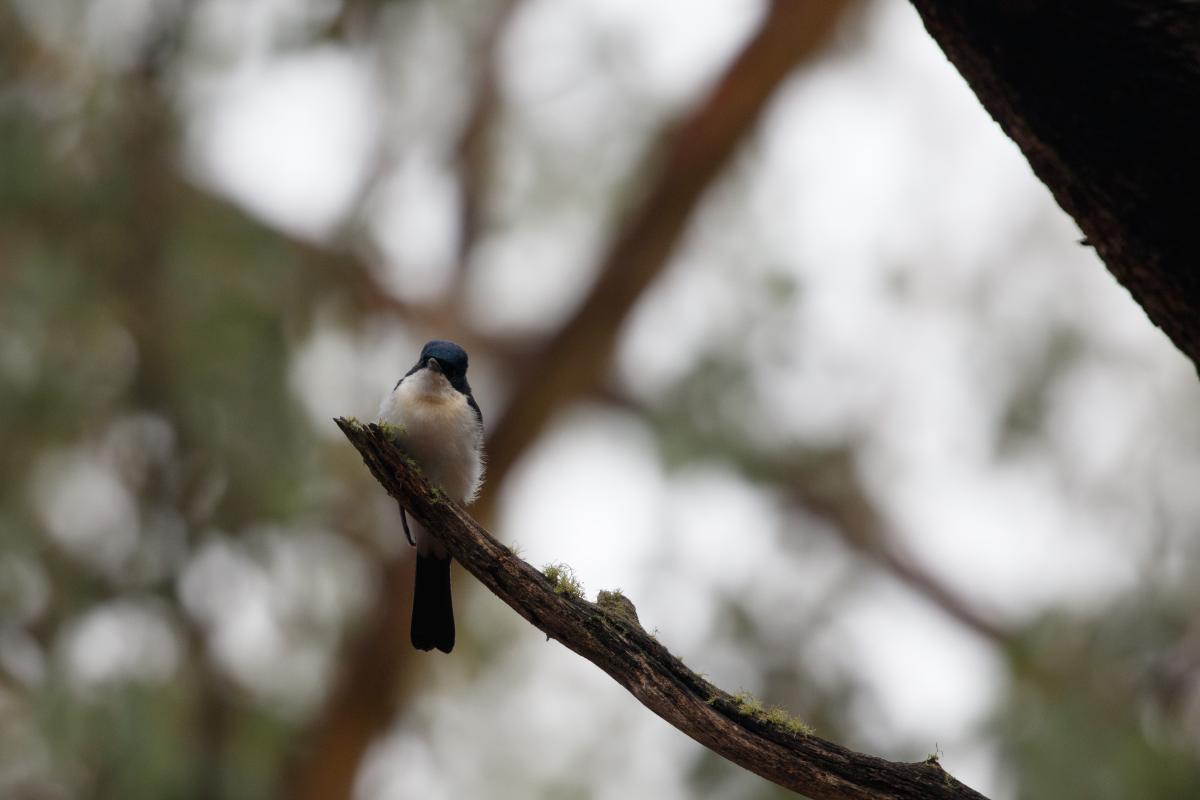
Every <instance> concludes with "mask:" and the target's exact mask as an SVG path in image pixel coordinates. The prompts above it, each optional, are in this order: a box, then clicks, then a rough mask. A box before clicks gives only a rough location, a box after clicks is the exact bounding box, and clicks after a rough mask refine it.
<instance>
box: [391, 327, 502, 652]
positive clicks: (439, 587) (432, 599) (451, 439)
mask: <svg viewBox="0 0 1200 800" xmlns="http://www.w3.org/2000/svg"><path fill="white" fill-rule="evenodd" d="M378 421H379V423H380V424H388V425H394V426H396V442H397V444H399V445H400V447H401V448H403V449H404V450H405V451H406V452H407V453H408V455H409V456H411V457H412V459H413V460H414V461H416V463H417V465H418V466H419V467H420V468H421V471H422V473H424V475H425V477H426V479H428V481H429V482H430V483H431V484H433V485H435V486H439V487H441V489H442V491H443V492H445V493H446V495H447V496H448V497H450V498H452V499H453V500H455V501H457V502H459V503H461V504H463V505H467V504H469V503H470V502H471V501H472V500H474V499H475V496H476V495H477V494H478V493H479V487H480V485H481V484H482V483H483V472H484V454H483V413H482V412H481V411H480V410H479V404H478V403H476V402H475V397H474V396H473V395H472V394H471V386H470V384H469V383H467V351H466V350H463V349H462V348H461V347H460V346H458V345H457V344H455V343H454V342H448V341H444V340H441V339H434V340H433V341H430V342H427V343H426V344H425V346H424V347H422V348H421V355H420V357H419V358H417V363H416V364H414V365H413V367H412V369H410V370H409V371H408V372H407V373H405V375H404V377H402V378H401V379H400V380H399V381H397V382H396V385H395V387H394V388H393V389H392V391H391V392H389V393H388V395H387V396H386V397H385V398H384V399H383V402H382V403H381V404H380V407H379V419H378ZM400 519H401V523H402V524H403V526H404V532H405V535H406V536H408V540H409V543H410V544H413V545H415V546H416V548H417V571H416V580H415V581H414V590H413V608H412V626H411V629H410V638H411V639H412V645H413V647H415V648H416V649H418V650H432V649H434V648H435V647H436V648H437V649H438V650H441V651H442V652H443V653H449V652H450V651H451V650H452V649H453V648H454V607H453V604H452V602H451V597H450V553H449V552H448V551H447V550H446V546H445V545H444V544H442V543H441V542H440V541H438V540H437V539H436V538H434V537H433V536H432V535H431V534H430V533H429V532H428V531H427V530H425V528H424V526H422V525H421V523H420V522H419V521H418V520H415V519H414V520H413V521H412V522H413V525H412V528H413V531H414V532H415V535H414V533H413V532H410V530H409V525H408V518H407V516H406V515H405V511H404V507H403V506H401V507H400Z"/></svg>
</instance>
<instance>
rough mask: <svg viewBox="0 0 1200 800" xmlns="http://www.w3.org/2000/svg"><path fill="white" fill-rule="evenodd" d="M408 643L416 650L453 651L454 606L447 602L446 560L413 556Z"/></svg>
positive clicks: (448, 584)
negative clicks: (415, 572)
mask: <svg viewBox="0 0 1200 800" xmlns="http://www.w3.org/2000/svg"><path fill="white" fill-rule="evenodd" d="M411 636H412V644H413V647H415V648H417V649H418V650H432V649H433V648H435V647H436V648H437V649H438V650H441V651H442V652H443V653H449V652H450V651H451V650H452V649H453V648H454V605H453V604H452V603H451V601H450V559H449V557H447V558H434V557H433V556H422V555H418V556H417V580H416V588H415V590H414V591H413V611H412V632H411Z"/></svg>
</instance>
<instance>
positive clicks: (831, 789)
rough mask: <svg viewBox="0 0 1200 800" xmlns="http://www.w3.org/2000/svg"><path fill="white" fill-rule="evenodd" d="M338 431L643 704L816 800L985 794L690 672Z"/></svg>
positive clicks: (548, 626)
mask: <svg viewBox="0 0 1200 800" xmlns="http://www.w3.org/2000/svg"><path fill="white" fill-rule="evenodd" d="M336 422H337V424H338V427H340V428H341V429H342V432H343V433H344V434H345V435H346V437H347V438H348V439H349V440H350V442H351V443H352V444H353V445H354V446H355V448H357V449H358V451H359V453H360V454H361V455H362V457H363V461H364V462H365V463H366V465H367V467H368V468H370V470H371V474H372V475H374V477H375V479H376V480H377V481H379V483H380V484H381V485H382V486H383V487H384V488H385V489H387V491H388V493H389V494H390V495H392V497H394V498H396V499H397V500H398V501H399V502H400V503H401V504H402V505H403V506H404V507H405V508H407V509H408V510H409V512H410V513H412V514H413V516H415V517H416V518H417V519H419V520H421V522H422V523H423V524H424V525H425V526H426V528H427V529H429V530H430V531H431V532H433V533H434V535H436V536H438V538H440V539H441V540H442V541H443V542H444V543H445V545H446V547H447V548H448V549H449V551H450V553H451V555H453V556H454V558H455V559H457V560H458V561H459V563H461V564H462V565H463V566H464V567H465V568H466V569H467V571H468V572H470V573H471V574H472V575H474V576H475V577H476V578H478V579H479V581H480V582H481V583H482V584H483V585H484V586H486V587H487V588H488V589H489V590H490V591H491V592H492V593H493V594H495V595H496V596H497V597H499V598H500V599H501V600H503V601H504V602H505V603H507V604H508V605H509V606H511V607H512V608H513V610H515V611H516V612H517V613H518V614H520V615H521V616H522V617H524V618H525V619H526V620H528V621H529V622H530V623H531V624H533V625H534V626H536V627H537V628H538V629H540V630H541V631H543V632H544V633H545V634H546V636H547V637H549V638H553V639H557V640H558V641H559V642H561V643H562V644H564V645H565V646H566V647H568V648H569V649H571V650H573V651H574V652H575V653H578V654H579V655H581V656H583V657H584V658H586V659H587V660H589V661H591V662H592V663H593V664H595V665H596V666H598V667H599V668H600V669H602V670H604V672H606V673H607V674H608V675H609V676H610V677H612V678H613V679H614V680H615V681H617V683H619V684H620V685H621V686H623V687H625V689H627V690H628V691H629V692H630V693H631V694H632V695H633V696H634V697H636V698H637V699H638V700H639V701H640V702H641V703H642V704H643V705H645V706H646V707H647V708H649V709H650V710H651V711H653V712H654V713H655V714H657V715H659V716H660V717H662V718H663V719H665V720H666V721H667V722H669V723H671V724H672V725H674V726H675V727H676V728H678V729H679V730H681V731H683V732H684V733H686V734H687V735H688V736H690V737H692V738H693V739H695V740H696V741H697V742H699V743H700V744H702V745H704V746H705V747H707V748H709V749H711V750H712V751H714V752H716V753H719V754H720V755H722V756H724V757H725V758H727V759H729V760H730V761H732V762H734V763H735V764H738V765H739V766H742V767H744V768H746V769H748V770H750V771H752V772H754V773H756V774H758V775H760V776H762V777H764V778H766V779H768V780H770V781H773V782H775V783H777V784H779V785H780V786H783V787H785V788H788V789H791V790H793V791H796V792H800V793H802V794H805V795H807V796H808V797H811V798H813V799H814V800H849V799H851V798H853V800H882V798H888V799H889V800H900V798H906V799H910V800H918V798H920V799H921V800H938V799H939V798H943V799H945V800H950V799H951V798H954V799H955V800H967V799H968V798H972V799H974V800H979V799H980V798H982V797H983V795H980V794H979V793H978V792H975V791H974V790H972V789H970V788H968V787H967V786H965V785H963V784H962V783H960V782H959V781H957V780H955V779H954V778H953V777H952V776H951V775H949V774H948V773H947V772H945V770H943V769H942V768H941V766H940V765H939V764H938V763H937V760H936V759H932V758H931V759H929V760H927V761H920V762H913V763H902V762H894V761H887V760H885V759H882V758H877V757H875V756H870V755H866V754H863V753H856V752H854V751H852V750H848V749H847V748H845V747H842V746H840V745H838V744H835V743H833V742H829V741H826V740H825V739H822V738H820V737H819V736H814V735H812V734H810V733H806V732H804V731H803V730H802V729H800V726H799V725H798V724H797V723H796V722H795V721H793V720H789V719H787V718H786V716H782V715H771V714H769V713H767V712H766V711H764V710H763V709H762V708H761V707H758V708H755V707H754V706H753V705H748V704H747V702H746V699H745V698H744V697H735V696H733V695H730V694H729V693H727V692H725V691H722V690H721V689H719V688H718V687H716V686H714V685H713V684H711V683H709V682H708V681H706V680H705V679H704V678H702V677H700V676H699V675H697V674H696V673H695V672H693V671H692V670H690V669H688V668H687V666H685V665H684V664H683V662H682V661H680V660H679V659H678V658H676V657H675V656H673V655H672V654H671V653H670V652H669V651H668V650H667V649H666V648H665V647H663V646H662V645H661V644H660V643H659V642H658V641H657V640H656V639H655V638H654V637H652V636H650V635H649V634H647V633H646V632H645V631H644V630H643V629H642V627H641V625H640V624H639V623H638V622H637V617H636V613H635V612H633V611H632V605H627V606H622V605H619V604H615V603H612V602H607V603H603V604H596V603H590V602H588V601H587V600H584V599H582V598H580V597H573V596H571V595H570V594H568V593H563V592H562V591H561V587H559V591H556V586H555V585H554V584H552V583H551V582H550V581H549V580H548V579H547V578H546V576H545V575H543V574H542V573H541V572H539V571H538V570H536V569H534V568H533V567H532V566H530V565H529V564H527V563H526V562H525V561H522V560H521V559H520V558H518V557H517V556H516V555H515V554H514V553H513V552H512V551H511V550H510V549H508V548H507V547H505V546H504V545H502V544H500V542H498V541H496V539H495V538H493V537H492V536H491V535H490V534H489V533H488V532H487V531H485V530H484V529H483V528H482V527H480V526H479V525H478V524H477V523H476V522H475V521H474V520H473V519H471V518H470V517H469V516H467V514H466V513H465V512H464V511H463V510H462V509H461V508H459V507H458V506H457V505H455V504H454V503H453V502H451V501H450V500H448V499H447V498H446V497H445V495H443V494H442V493H441V492H439V491H436V490H434V489H431V488H430V487H429V485H428V484H427V483H425V481H424V479H423V478H422V477H421V475H420V473H419V471H418V470H417V469H415V468H414V467H413V466H412V463H411V461H410V460H409V459H408V458H407V457H406V456H405V455H404V453H403V452H402V451H401V450H399V449H398V448H397V447H396V446H395V445H393V444H392V442H391V441H390V440H389V438H388V435H387V434H386V432H385V431H384V430H382V429H380V428H379V427H378V426H376V425H361V424H359V423H357V422H353V421H348V420H345V419H338V420H336Z"/></svg>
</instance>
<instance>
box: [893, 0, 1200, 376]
mask: <svg viewBox="0 0 1200 800" xmlns="http://www.w3.org/2000/svg"><path fill="white" fill-rule="evenodd" d="M913 5H914V6H915V7H916V9H917V11H918V12H919V13H920V15H921V17H922V18H923V19H924V22H925V27H926V28H927V29H928V30H929V33H930V34H931V35H932V36H933V38H934V39H936V40H937V42H938V44H939V45H940V46H941V48H942V50H943V51H945V53H946V55H947V56H948V57H949V58H950V60H951V61H952V62H953V63H954V65H955V66H956V67H957V68H958V70H959V72H961V73H962V75H963V77H965V78H966V79H967V82H968V83H969V84H970V86H971V88H972V89H973V90H974V91H975V94H976V95H977V96H978V97H979V99H980V101H981V102H982V103H983V105H984V107H985V108H986V109H987V110H988V112H989V113H991V115H992V116H993V117H994V118H995V119H996V121H997V122H999V123H1000V126H1001V127H1002V128H1003V129H1004V131H1005V133H1007V134H1008V135H1009V136H1010V137H1012V139H1013V140H1014V141H1015V142H1016V143H1017V144H1018V145H1019V146H1020V148H1021V150H1022V151H1023V152H1024V154H1025V157H1026V158H1027V159H1029V163H1030V164H1031V165H1032V166H1033V169H1034V172H1036V173H1037V175H1038V177H1039V178H1041V180H1042V181H1043V182H1044V183H1045V184H1046V185H1047V186H1048V187H1049V188H1050V191H1051V192H1053V193H1054V197H1055V199H1057V200H1058V203H1059V204H1060V205H1061V206H1062V207H1063V208H1064V209H1065V210H1066V211H1067V212H1068V213H1069V214H1071V216H1073V217H1074V218H1075V220H1076V222H1077V223H1078V224H1079V227H1080V228H1081V229H1082V231H1083V233H1084V235H1085V236H1086V237H1087V242H1088V243H1090V244H1091V245H1092V246H1093V247H1095V248H1096V252H1097V253H1099V254H1100V257H1101V258H1102V259H1104V262H1105V264H1107V265H1108V268H1109V270H1110V271H1111V272H1112V273H1113V275H1114V276H1116V278H1117V280H1118V281H1120V282H1121V284H1122V285H1124V286H1125V287H1126V288H1127V289H1128V290H1129V292H1130V293H1131V294H1132V295H1133V297H1134V299H1135V300H1137V302H1138V303H1139V304H1141V306H1142V308H1143V309H1145V311H1146V313H1147V314H1148V315H1149V316H1150V319H1151V320H1153V321H1154V323H1155V324H1157V325H1158V326H1159V327H1161V328H1162V329H1163V330H1164V331H1165V332H1166V333H1167V335H1168V336H1169V337H1171V340H1172V341H1173V342H1174V343H1175V346H1176V347H1178V348H1179V349H1180V350H1181V351H1183V352H1184V353H1185V354H1186V355H1187V356H1189V357H1190V358H1191V359H1192V361H1193V363H1196V364H1198V365H1200V325H1197V324H1196V320H1197V315H1198V313H1200V278H1198V276H1197V274H1196V267H1197V253H1198V246H1197V243H1196V242H1197V240H1196V238H1195V235H1194V234H1195V231H1194V230H1193V229H1194V227H1195V226H1197V225H1198V224H1200V200H1198V198H1200V2H1196V0H1153V1H1152V0H1089V1H1088V2H1082V1H1080V2H1075V1H1073V0H1055V1H1054V2H1051V1H1050V0H970V2H949V1H948V0H913Z"/></svg>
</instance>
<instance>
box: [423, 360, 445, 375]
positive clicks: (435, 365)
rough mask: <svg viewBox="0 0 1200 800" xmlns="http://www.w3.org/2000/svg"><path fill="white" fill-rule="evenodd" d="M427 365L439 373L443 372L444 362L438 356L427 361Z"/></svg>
mask: <svg viewBox="0 0 1200 800" xmlns="http://www.w3.org/2000/svg"><path fill="white" fill-rule="evenodd" d="M425 366H426V367H428V368H429V369H431V370H433V371H434V372H438V373H440V372H442V362H440V361H438V360H437V359H436V358H431V359H429V360H428V361H426V362H425Z"/></svg>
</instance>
